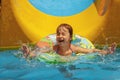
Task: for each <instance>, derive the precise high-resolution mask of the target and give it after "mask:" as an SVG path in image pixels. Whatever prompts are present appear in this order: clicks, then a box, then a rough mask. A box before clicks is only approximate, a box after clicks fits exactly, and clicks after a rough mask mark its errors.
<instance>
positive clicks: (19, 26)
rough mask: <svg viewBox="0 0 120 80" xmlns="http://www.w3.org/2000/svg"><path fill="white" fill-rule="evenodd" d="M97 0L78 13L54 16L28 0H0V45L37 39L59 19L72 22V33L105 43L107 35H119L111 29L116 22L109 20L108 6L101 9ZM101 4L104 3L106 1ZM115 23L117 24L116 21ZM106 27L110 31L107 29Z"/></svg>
mask: <svg viewBox="0 0 120 80" xmlns="http://www.w3.org/2000/svg"><path fill="white" fill-rule="evenodd" d="M96 1H97V0H96ZM100 1H105V0H98V2H95V3H92V4H91V5H90V6H89V7H88V8H87V9H85V10H84V11H82V12H81V13H77V14H74V15H71V16H53V15H49V14H45V13H44V12H42V11H40V10H38V9H36V8H35V7H34V6H33V5H32V4H31V3H30V1H29V0H2V8H1V17H0V19H1V20H0V23H1V25H0V27H1V29H0V33H1V34H0V37H1V38H0V47H11V46H18V45H20V43H21V42H29V43H36V42H37V41H39V40H40V39H41V38H42V37H44V36H47V35H49V34H52V33H55V32H56V27H57V26H58V25H59V24H61V23H68V24H70V25H72V26H73V29H74V33H75V34H79V35H81V36H84V37H86V38H88V39H89V40H91V41H93V42H96V41H97V43H105V40H106V38H107V37H111V35H112V36H115V37H118V36H119V35H118V34H119V33H120V32H117V33H115V31H114V30H112V29H113V27H116V26H114V23H115V22H114V23H112V22H110V21H111V20H112V19H114V17H112V18H110V16H112V15H109V14H111V13H110V12H111V11H110V10H108V11H107V12H106V13H105V10H103V11H102V10H100V9H101V8H100V7H99V6H100V5H101V4H100V3H101V2H100ZM108 1H110V0H108ZM104 3H105V2H104ZM112 3H113V5H114V6H115V4H116V3H119V4H120V2H119V1H118V0H114V1H113V2H112ZM102 6H103V7H105V4H104V5H102ZM111 7H112V6H111ZM107 8H108V6H107ZM114 8H115V7H112V9H114ZM114 12H115V11H114ZM119 12H120V11H119ZM114 14H115V13H113V15H114ZM107 19H109V20H107ZM108 22H110V24H112V25H109V24H108ZM106 24H107V25H106ZM115 24H117V25H118V26H119V23H115ZM107 28H109V29H108V30H110V29H111V30H112V31H108V30H107ZM118 28H119V27H117V28H114V29H115V30H117V29H118ZM111 32H114V34H115V35H113V33H111Z"/></svg>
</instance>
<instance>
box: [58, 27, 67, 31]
mask: <svg viewBox="0 0 120 80" xmlns="http://www.w3.org/2000/svg"><path fill="white" fill-rule="evenodd" d="M58 31H59V32H61V31H62V32H68V29H67V28H65V27H60V28H59V29H58Z"/></svg>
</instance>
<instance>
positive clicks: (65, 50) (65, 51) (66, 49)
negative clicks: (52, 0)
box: [22, 24, 116, 57]
mask: <svg viewBox="0 0 120 80" xmlns="http://www.w3.org/2000/svg"><path fill="white" fill-rule="evenodd" d="M72 35H73V29H72V27H71V26H70V25H69V24H60V25H59V26H58V28H57V30H56V42H57V44H56V45H54V46H53V47H52V48H50V46H49V44H47V43H45V42H40V43H38V44H37V47H38V49H39V51H40V52H42V53H44V52H50V51H55V52H56V53H58V54H59V55H62V56H69V55H72V54H73V53H75V54H77V53H84V54H88V53H93V52H99V53H101V54H111V53H113V52H114V51H115V48H116V43H113V44H112V45H111V47H109V48H108V49H107V50H99V49H87V48H81V47H79V46H75V45H73V44H71V41H72ZM43 44H44V46H43ZM43 47H48V48H49V49H41V48H43ZM22 51H23V53H24V55H25V56H26V57H27V56H28V55H29V56H36V54H35V52H34V50H33V51H30V49H29V48H28V47H27V46H26V45H25V44H23V46H22Z"/></svg>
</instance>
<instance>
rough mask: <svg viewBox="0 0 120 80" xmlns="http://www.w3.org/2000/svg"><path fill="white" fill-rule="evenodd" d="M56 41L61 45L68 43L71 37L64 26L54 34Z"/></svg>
mask: <svg viewBox="0 0 120 80" xmlns="http://www.w3.org/2000/svg"><path fill="white" fill-rule="evenodd" d="M56 41H57V44H58V45H61V46H62V45H66V44H70V41H71V37H70V33H69V31H68V29H66V28H65V27H60V28H59V30H58V32H57V35H56Z"/></svg>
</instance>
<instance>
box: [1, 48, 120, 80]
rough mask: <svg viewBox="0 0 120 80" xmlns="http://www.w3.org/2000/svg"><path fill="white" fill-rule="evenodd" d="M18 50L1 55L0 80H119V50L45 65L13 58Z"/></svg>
mask: <svg viewBox="0 0 120 80" xmlns="http://www.w3.org/2000/svg"><path fill="white" fill-rule="evenodd" d="M15 53H18V50H6V51H1V52H0V80H120V76H119V75H120V48H117V50H116V52H115V53H114V54H110V55H106V56H103V55H101V56H97V57H96V58H94V59H90V60H88V59H87V60H83V59H84V58H81V59H78V60H76V61H74V62H71V63H68V64H67V63H66V64H48V63H44V62H38V61H35V60H26V59H25V58H20V57H16V56H15Z"/></svg>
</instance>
